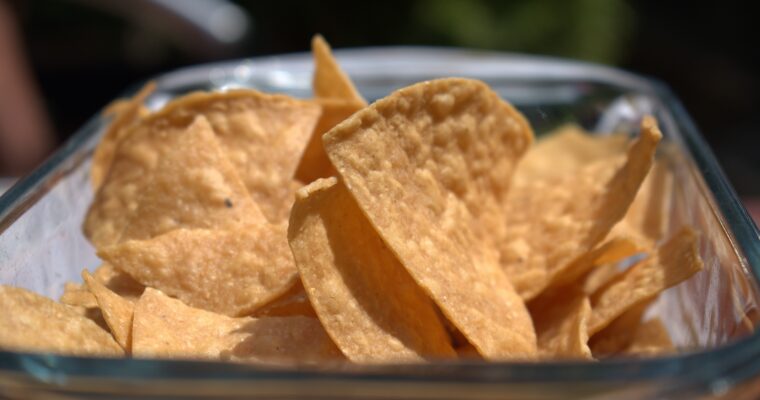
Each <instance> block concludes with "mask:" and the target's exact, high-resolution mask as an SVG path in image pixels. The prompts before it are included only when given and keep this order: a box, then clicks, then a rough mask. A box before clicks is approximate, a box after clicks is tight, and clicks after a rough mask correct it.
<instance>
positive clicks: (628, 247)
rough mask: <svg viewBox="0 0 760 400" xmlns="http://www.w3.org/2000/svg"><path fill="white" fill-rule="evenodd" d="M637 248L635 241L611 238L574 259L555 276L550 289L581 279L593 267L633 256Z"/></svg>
mask: <svg viewBox="0 0 760 400" xmlns="http://www.w3.org/2000/svg"><path fill="white" fill-rule="evenodd" d="M638 250H639V248H638V247H637V244H636V242H635V241H633V240H630V239H629V238H626V237H613V238H612V239H610V240H608V241H606V242H604V243H602V244H600V245H598V246H597V247H595V248H594V249H593V250H591V251H589V252H587V253H586V254H584V255H582V256H580V257H579V258H576V259H575V261H573V262H572V263H571V264H570V265H568V266H567V267H566V268H565V270H564V271H563V272H562V274H561V275H559V276H556V277H555V278H554V280H553V281H552V282H551V283H550V286H551V287H559V286H564V285H569V284H571V283H573V282H577V281H578V280H580V279H583V277H584V276H585V275H588V274H589V273H590V271H591V270H593V269H595V267H597V266H600V265H605V264H610V263H616V262H618V261H621V260H623V259H625V258H626V257H629V256H631V255H633V254H635V253H636V252H637V251H638Z"/></svg>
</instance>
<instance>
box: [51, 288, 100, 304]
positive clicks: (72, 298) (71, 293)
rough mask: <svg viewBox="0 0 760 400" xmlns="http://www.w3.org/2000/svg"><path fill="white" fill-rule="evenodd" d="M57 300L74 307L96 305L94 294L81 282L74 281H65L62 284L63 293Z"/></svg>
mask: <svg viewBox="0 0 760 400" xmlns="http://www.w3.org/2000/svg"><path fill="white" fill-rule="evenodd" d="M58 301H60V302H61V303H63V304H66V305H69V306H74V307H84V308H92V307H97V306H98V301H97V300H95V296H93V295H92V293H90V291H89V290H87V288H86V287H84V286H83V285H82V284H80V283H74V282H66V283H65V284H64V285H63V294H62V295H61V298H60V299H59V300H58Z"/></svg>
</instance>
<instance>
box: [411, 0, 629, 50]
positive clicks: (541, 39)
mask: <svg viewBox="0 0 760 400" xmlns="http://www.w3.org/2000/svg"><path fill="white" fill-rule="evenodd" d="M633 17H634V13H633V11H632V10H631V9H630V7H629V6H628V4H626V3H625V2H624V1H621V0H568V1H561V0H556V1H550V0H539V1H535V0H532V1H531V0H520V1H516V0H511V1H509V0H508V1H488V0H469V1H466V0H424V1H419V2H417V3H416V4H415V7H414V18H413V19H415V20H417V21H419V23H420V28H418V30H419V32H418V33H419V34H420V35H421V37H423V38H424V37H425V36H428V37H427V38H424V39H427V40H425V41H426V42H429V41H432V42H438V43H450V44H451V45H453V46H462V47H476V48H486V49H495V50H508V51H513V52H523V53H540V54H550V55H556V56H562V57H571V58H578V59H584V60H589V61H596V62H602V63H608V64H615V63H617V62H619V61H620V58H621V56H622V55H623V54H624V51H625V49H626V44H627V43H626V42H627V40H629V39H630V36H631V30H632V28H633V26H634V21H633Z"/></svg>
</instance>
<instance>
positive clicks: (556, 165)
mask: <svg viewBox="0 0 760 400" xmlns="http://www.w3.org/2000/svg"><path fill="white" fill-rule="evenodd" d="M629 142H630V139H629V137H628V136H627V135H624V134H614V135H599V134H596V135H595V134H591V133H588V132H586V131H584V130H583V129H582V128H581V127H579V126H577V125H564V126H561V127H559V128H557V129H556V130H555V131H553V132H552V133H549V134H548V135H546V136H542V137H541V138H540V139H539V140H538V141H537V142H536V145H535V146H534V147H533V148H532V149H531V150H530V151H529V152H528V153H527V154H526V155H525V157H524V158H523V160H522V161H520V176H518V177H515V179H547V178H557V177H562V176H566V175H567V174H568V173H573V172H575V171H577V170H579V169H581V168H582V167H584V166H586V165H589V164H592V163H594V162H596V161H599V160H604V159H607V158H610V157H615V156H617V155H622V154H625V150H626V147H627V146H628V144H629Z"/></svg>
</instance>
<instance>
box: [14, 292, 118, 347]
mask: <svg viewBox="0 0 760 400" xmlns="http://www.w3.org/2000/svg"><path fill="white" fill-rule="evenodd" d="M0 310H2V312H0V326H2V329H0V348H1V349H4V350H13V351H31V352H51V353H58V354H68V355H81V356H99V357H108V356H111V357H116V356H121V355H123V354H124V352H123V351H122V349H121V347H119V345H118V344H117V343H116V342H115V341H114V340H113V338H112V337H111V334H110V333H108V332H107V331H104V330H103V329H102V328H101V327H99V326H98V325H97V324H96V323H95V322H93V321H92V320H90V319H88V318H86V317H84V316H82V315H81V313H80V312H79V311H78V310H76V309H74V308H72V307H69V306H67V305H64V304H59V303H56V302H55V301H53V300H50V299H48V298H46V297H42V296H40V295H38V294H35V293H32V292H30V291H27V290H24V289H21V288H16V287H11V286H4V285H0Z"/></svg>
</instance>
